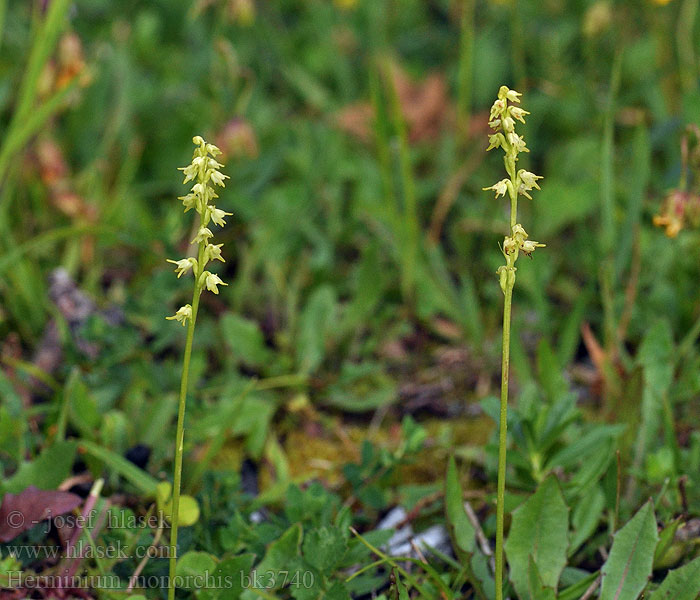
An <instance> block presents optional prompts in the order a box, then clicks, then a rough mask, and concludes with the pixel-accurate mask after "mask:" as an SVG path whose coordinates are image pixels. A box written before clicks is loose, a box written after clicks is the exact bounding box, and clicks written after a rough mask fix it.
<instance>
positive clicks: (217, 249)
mask: <svg viewBox="0 0 700 600" xmlns="http://www.w3.org/2000/svg"><path fill="white" fill-rule="evenodd" d="M221 246H223V244H209V245H208V246H207V247H206V248H205V250H204V256H205V257H206V259H207V261H210V260H220V261H221V262H226V261H225V260H224V257H223V256H221Z"/></svg>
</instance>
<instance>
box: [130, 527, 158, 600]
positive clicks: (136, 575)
mask: <svg viewBox="0 0 700 600" xmlns="http://www.w3.org/2000/svg"><path fill="white" fill-rule="evenodd" d="M162 535H163V526H162V524H161V525H160V526H159V527H158V529H157V530H156V534H155V535H154V536H153V542H152V543H151V545H150V547H149V548H148V549H149V550H150V549H151V548H153V549H157V547H158V542H159V541H160V537H161V536H162ZM150 555H151V553H150V552H146V554H145V556H144V557H143V558H142V559H141V562H140V563H139V564H138V566H137V567H136V569H135V570H134V573H133V575H132V576H131V577H129V586H128V587H127V588H126V591H127V593H128V592H131V590H133V589H134V585H136V581H137V580H138V578H139V575H141V572H142V571H143V569H144V568H145V566H146V564H147V563H148V561H149V559H150V558H151V556H150Z"/></svg>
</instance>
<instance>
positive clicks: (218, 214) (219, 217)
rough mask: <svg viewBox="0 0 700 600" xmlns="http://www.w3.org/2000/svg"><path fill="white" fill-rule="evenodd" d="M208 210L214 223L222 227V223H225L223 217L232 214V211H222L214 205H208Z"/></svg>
mask: <svg viewBox="0 0 700 600" xmlns="http://www.w3.org/2000/svg"><path fill="white" fill-rule="evenodd" d="M209 210H210V211H211V220H212V221H213V222H214V224H215V225H218V226H219V227H223V226H224V225H226V221H225V220H224V217H230V216H232V215H233V213H229V212H224V211H223V210H221V209H220V208H216V206H211V207H209Z"/></svg>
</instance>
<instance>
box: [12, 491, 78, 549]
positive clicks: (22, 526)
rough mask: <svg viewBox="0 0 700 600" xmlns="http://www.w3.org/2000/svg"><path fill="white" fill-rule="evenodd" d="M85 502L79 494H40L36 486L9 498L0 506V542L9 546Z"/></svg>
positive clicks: (55, 492) (56, 492) (50, 492)
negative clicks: (10, 543) (20, 536)
mask: <svg viewBox="0 0 700 600" xmlns="http://www.w3.org/2000/svg"><path fill="white" fill-rule="evenodd" d="M81 502H82V498H81V497H80V496H76V495H75V494H71V493H69V492H59V491H56V490H40V489H38V488H36V487H34V486H33V485H30V486H29V487H28V488H27V489H25V490H24V491H22V492H20V493H19V494H16V495H15V494H5V497H4V498H3V500H2V506H0V542H9V541H10V540H12V539H14V538H16V537H17V536H18V535H19V534H20V533H22V532H24V531H27V530H28V529H31V528H32V527H34V526H35V525H37V524H39V523H41V522H42V521H45V520H46V519H49V518H51V517H57V516H59V515H64V514H66V513H68V512H70V511H72V510H73V509H74V508H76V507H77V506H79V505H80V504H81Z"/></svg>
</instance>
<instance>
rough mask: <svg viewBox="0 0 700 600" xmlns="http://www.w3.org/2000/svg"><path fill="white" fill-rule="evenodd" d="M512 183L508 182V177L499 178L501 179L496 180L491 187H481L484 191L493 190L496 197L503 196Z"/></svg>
mask: <svg viewBox="0 0 700 600" xmlns="http://www.w3.org/2000/svg"><path fill="white" fill-rule="evenodd" d="M512 185H513V184H512V183H511V182H510V180H509V179H501V181H497V182H496V183H494V184H493V185H492V186H491V187H485V188H483V189H484V191H486V190H493V191H494V192H496V198H498V197H499V196H505V195H506V192H507V191H508V189H509V188H511V187H512Z"/></svg>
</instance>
